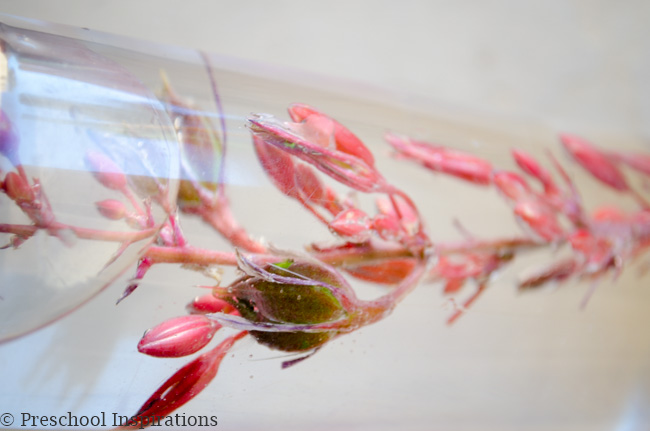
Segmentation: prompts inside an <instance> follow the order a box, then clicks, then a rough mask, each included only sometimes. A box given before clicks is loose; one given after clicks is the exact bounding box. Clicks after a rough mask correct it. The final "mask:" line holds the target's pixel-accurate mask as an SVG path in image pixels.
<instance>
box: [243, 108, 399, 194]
mask: <svg viewBox="0 0 650 431" xmlns="http://www.w3.org/2000/svg"><path fill="white" fill-rule="evenodd" d="M248 121H249V123H250V125H249V128H250V130H251V133H252V134H253V136H254V137H255V138H258V139H259V140H260V142H263V143H265V144H267V145H272V146H274V147H276V148H278V149H280V150H282V151H284V152H286V153H288V154H291V155H293V156H295V157H297V158H299V159H301V160H303V161H305V162H307V163H309V164H311V165H312V166H314V167H315V168H316V169H318V170H320V171H321V172H323V173H324V174H326V175H328V176H330V177H331V178H334V179H335V180H336V181H339V182H340V183H342V184H345V185H346V186H348V187H351V188H353V189H355V190H359V191H361V192H364V193H376V192H377V193H380V192H389V191H393V188H392V187H390V186H389V185H388V184H387V183H386V181H385V179H384V178H383V177H382V176H381V174H380V173H379V172H378V171H377V170H376V169H375V168H374V167H373V166H371V165H368V163H366V161H365V160H363V159H361V158H359V157H357V156H355V155H351V154H349V153H346V152H343V151H339V150H338V149H336V148H334V149H332V148H329V147H324V146H323V145H322V142H321V138H320V137H315V136H314V133H315V132H317V131H314V130H312V129H310V128H309V125H303V124H299V125H296V124H295V123H284V122H281V121H278V120H277V119H275V118H274V117H272V116H269V115H257V116H254V117H252V118H249V120H248ZM316 134H318V133H316Z"/></svg>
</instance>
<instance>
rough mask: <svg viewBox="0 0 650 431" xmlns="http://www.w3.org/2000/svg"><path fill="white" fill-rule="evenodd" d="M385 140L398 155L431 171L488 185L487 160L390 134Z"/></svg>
mask: <svg viewBox="0 0 650 431" xmlns="http://www.w3.org/2000/svg"><path fill="white" fill-rule="evenodd" d="M385 138H386V140H387V141H388V143H389V144H390V145H391V146H392V147H393V148H394V149H395V150H396V151H398V152H399V153H400V155H402V156H404V157H407V158H409V159H412V160H414V161H416V162H419V163H420V164H422V165H423V166H424V167H426V168H428V169H430V170H432V171H436V172H442V173H445V174H448V175H452V176H454V177H456V178H460V179H463V180H465V181H470V182H472V183H475V184H483V185H487V184H490V181H491V179H492V165H491V164H490V162H488V161H487V160H483V159H481V158H480V157H476V156H473V155H471V154H467V153H463V152H461V151H455V150H451V149H449V148H445V147H443V146H440V145H433V144H430V143H427V142H422V141H416V140H414V139H410V138H405V137H401V136H398V135H394V134H391V133H389V134H387V135H386V137H385Z"/></svg>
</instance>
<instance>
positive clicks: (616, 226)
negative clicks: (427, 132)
mask: <svg viewBox="0 0 650 431" xmlns="http://www.w3.org/2000/svg"><path fill="white" fill-rule="evenodd" d="M164 84H165V85H164V91H163V93H162V95H161V100H162V101H163V102H164V103H165V104H166V106H167V108H168V112H169V115H170V117H171V118H173V119H174V124H175V125H176V127H177V129H176V132H177V137H178V140H179V142H180V143H181V145H182V162H181V163H182V172H183V179H182V181H181V185H180V189H179V192H178V196H177V202H178V205H177V207H174V206H172V205H170V204H169V202H167V201H166V199H165V196H166V194H165V193H166V185H165V184H163V183H160V182H157V181H156V180H155V179H152V178H143V177H137V178H134V177H130V176H129V175H126V174H125V173H124V170H123V169H122V168H121V166H120V165H119V164H118V163H116V162H115V161H114V160H112V159H111V157H110V156H109V155H107V154H105V153H103V152H101V151H94V150H92V151H88V153H87V154H86V158H85V163H86V165H87V167H88V170H89V171H90V172H92V174H93V175H94V178H95V179H96V181H97V182H98V183H99V184H101V185H102V186H103V187H105V188H106V189H109V190H112V191H114V192H116V193H117V194H118V198H110V199H104V200H101V201H99V202H97V203H96V207H97V210H98V213H99V214H100V215H101V216H102V217H105V218H106V219H108V220H112V221H122V222H124V223H126V225H127V226H129V227H130V228H131V229H132V231H130V232H126V233H118V232H108V231H93V230H90V229H83V228H78V227H74V226H70V225H64V224H62V223H59V222H58V221H57V220H56V218H55V215H54V214H53V211H52V210H51V207H50V206H49V203H48V200H47V196H46V194H45V193H44V191H43V189H42V187H41V185H40V184H39V182H38V179H31V180H30V179H29V178H28V177H27V175H26V173H25V170H24V169H23V168H22V165H21V163H20V160H19V158H18V151H17V148H18V138H17V135H16V133H15V131H14V130H13V125H12V122H11V120H10V119H9V118H8V116H7V115H6V114H5V113H4V112H2V111H0V154H2V156H4V157H5V158H6V159H7V160H8V161H9V162H10V163H11V165H12V166H13V167H14V168H15V169H14V170H12V171H10V172H6V173H4V172H0V179H1V182H0V190H1V191H2V192H3V193H4V194H5V195H6V197H7V198H8V199H10V200H11V201H12V202H13V203H15V205H16V206H17V207H18V208H20V209H21V210H22V212H23V213H24V214H25V215H26V216H27V217H28V218H29V220H30V221H31V224H29V225H11V224H0V232H2V233H9V234H11V239H10V243H9V244H8V245H7V246H6V247H10V246H11V247H18V246H20V245H21V244H22V243H23V242H24V241H26V240H28V239H29V238H30V237H31V236H32V235H33V234H34V233H35V232H36V231H38V230H44V231H46V232H48V233H49V234H50V235H53V236H57V237H59V238H60V239H61V240H65V239H66V238H65V237H63V236H62V235H60V232H61V231H63V230H65V231H72V232H73V233H74V234H75V236H76V237H77V238H80V239H86V240H105V241H118V242H119V243H121V244H122V249H123V248H125V247H126V246H127V245H128V244H130V243H132V242H134V241H137V240H138V239H141V238H143V237H145V236H146V235H152V234H155V242H154V243H153V244H152V245H151V246H150V247H148V248H147V249H146V250H145V251H144V253H143V254H142V256H141V257H140V259H139V261H138V265H137V268H136V272H135V276H134V278H133V280H132V281H131V283H129V285H128V286H127V288H126V290H125V291H124V294H123V296H122V297H121V298H120V299H119V300H118V302H119V301H121V300H123V299H125V298H126V297H128V296H129V295H130V294H131V293H132V292H133V291H134V290H135V289H136V288H137V286H138V283H139V281H140V280H142V278H143V277H144V276H145V274H146V273H147V271H148V270H149V269H150V268H151V267H152V266H153V265H156V264H162V263H175V264H182V265H184V267H185V268H189V269H192V270H199V271H201V272H203V273H205V274H207V275H209V276H210V277H212V278H213V279H215V280H216V282H215V285H214V286H209V287H210V289H211V290H210V293H208V294H206V295H202V296H200V297H197V298H195V299H194V300H193V301H192V302H191V303H190V304H189V305H188V306H187V312H188V314H187V315H184V316H181V317H176V318H173V319H171V320H168V321H165V322H163V323H161V324H159V325H157V326H155V327H154V328H152V329H151V330H149V331H147V332H146V333H145V335H144V336H143V337H142V339H141V341H140V343H139V344H138V346H137V348H138V350H139V351H140V352H142V353H144V354H147V355H150V356H154V357H162V358H169V357H181V356H188V355H192V354H194V353H197V352H199V351H201V350H202V349H204V348H207V346H208V345H209V344H210V343H211V342H212V340H213V339H215V338H217V335H218V334H219V333H220V331H221V330H222V328H224V327H227V328H231V329H234V330H236V332H235V334H234V335H228V334H226V335H225V338H224V339H223V340H222V341H221V342H220V343H219V344H218V345H217V346H216V347H213V348H212V349H210V350H208V351H207V353H203V354H201V355H200V356H198V357H196V358H194V359H193V360H192V361H191V362H189V363H188V364H187V365H186V366H184V367H183V368H181V369H180V370H179V371H178V372H176V373H175V374H174V375H173V376H172V377H170V378H169V379H168V380H167V381H166V382H165V383H164V384H163V385H162V386H161V387H160V388H159V389H158V390H157V391H156V392H155V393H154V394H153V395H152V396H151V397H150V398H149V400H147V401H146V402H145V403H144V404H143V406H142V407H141V408H140V409H139V411H138V412H137V413H136V415H135V416H147V415H166V414H169V413H170V412H172V411H173V410H175V409H177V408H179V407H180V406H181V405H183V404H184V403H186V402H188V401H189V400H191V399H192V398H193V397H195V396H196V395H197V394H198V393H200V392H201V391H202V390H203V389H204V388H205V387H206V386H207V385H208V384H209V383H210V381H211V380H212V379H213V378H214V377H215V376H216V374H217V371H218V368H219V366H220V364H221V361H222V360H223V358H224V357H225V355H226V353H227V352H228V351H229V349H230V348H231V347H232V346H233V345H234V344H235V342H237V341H238V340H239V339H241V338H243V337H245V336H247V335H250V336H251V337H252V338H253V339H255V340H256V341H257V342H259V343H260V344H262V345H265V346H267V347H269V348H271V349H276V350H280V351H285V352H300V353H302V354H303V355H304V356H302V357H301V358H299V359H297V360H292V361H287V362H284V363H283V366H284V367H287V366H291V365H294V364H295V363H297V362H299V361H300V360H303V359H305V358H307V357H309V356H311V355H312V354H314V353H315V352H316V351H317V350H318V349H320V348H322V347H323V346H325V345H326V344H327V343H328V342H330V341H331V340H332V339H334V338H336V337H339V336H342V335H344V334H347V333H350V332H352V331H355V330H357V329H358V328H361V327H363V326H366V325H369V324H372V323H374V322H377V321H379V320H381V319H383V318H385V317H386V316H388V315H389V314H390V312H391V311H392V310H393V309H394V308H395V307H396V306H397V304H398V303H399V302H400V301H401V300H402V299H403V298H404V297H405V296H406V295H408V294H409V293H410V292H411V291H412V290H413V289H414V288H415V287H416V286H417V285H418V284H419V283H421V282H429V283H433V282H442V284H443V286H444V287H443V293H444V294H446V295H457V294H459V293H460V292H461V290H462V289H463V287H464V286H465V284H466V282H467V281H468V280H471V281H473V283H472V284H473V285H474V286H475V288H474V292H473V293H472V294H471V295H470V296H469V297H468V298H467V299H466V300H465V301H464V302H463V305H462V307H459V308H458V309H457V310H455V311H454V312H453V314H452V315H451V316H450V317H449V320H448V322H449V323H452V322H454V321H456V320H457V319H458V318H459V317H460V316H462V315H463V313H464V312H465V311H466V310H467V308H468V307H469V306H470V305H471V304H472V303H473V302H474V301H475V300H476V299H477V298H478V297H479V295H480V294H481V293H482V292H483V291H484V290H485V289H486V288H487V286H488V284H489V281H490V279H491V277H492V275H493V274H494V272H495V271H497V270H499V269H501V268H503V267H505V266H506V265H508V264H510V263H511V262H512V261H513V260H514V259H515V258H516V257H517V256H518V255H520V254H521V253H524V252H525V251H527V250H530V249H539V248H544V247H558V246H560V245H563V244H566V245H567V246H568V247H569V248H570V250H571V251H572V253H571V256H570V257H568V258H564V259H562V260H559V261H556V262H552V263H550V265H548V266H547V267H545V268H543V269H541V270H540V271H538V272H537V273H535V274H534V275H532V276H529V277H527V278H525V279H523V280H521V282H520V284H519V288H520V289H531V288H534V287H537V286H540V285H543V284H545V283H547V282H550V281H564V280H567V279H569V278H571V277H589V278H598V277H600V276H602V275H603V274H605V273H607V272H609V271H620V270H621V268H622V267H623V264H624V263H625V262H627V261H628V260H630V259H632V258H634V257H636V256H638V255H639V254H640V253H642V252H643V251H645V250H646V249H647V248H648V246H649V245H650V206H649V205H648V203H647V202H646V201H645V199H644V198H643V196H642V194H641V193H640V192H639V191H637V190H635V189H634V188H633V187H632V186H630V183H629V182H628V180H627V177H626V175H625V173H624V170H625V169H628V168H629V169H631V170H634V171H637V172H638V173H640V174H641V175H644V176H649V175H650V157H648V156H646V155H638V154H628V153H622V152H605V151H603V150H600V149H598V148H597V147H596V146H594V145H592V144H590V143H589V142H587V141H586V140H584V139H582V138H579V137H575V136H570V135H561V136H560V142H561V143H562V145H563V146H564V148H565V149H566V150H567V152H568V153H569V155H570V156H571V158H572V159H573V160H575V161H576V162H577V163H578V164H579V165H580V166H581V167H583V168H584V169H585V170H586V171H587V172H588V173H589V174H591V176H593V177H594V178H595V179H596V180H597V181H599V182H600V183H602V184H603V185H605V186H606V187H610V188H612V189H614V190H616V191H618V192H621V193H627V194H629V195H630V196H631V197H632V198H633V199H635V200H636V202H638V204H639V207H640V208H639V209H638V210H637V211H634V212H631V213H626V212H623V211H622V210H620V209H617V208H615V207H602V208H599V209H598V210H596V211H595V212H592V213H588V212H587V211H586V210H585V208H584V207H583V205H582V203H581V198H580V195H579V193H578V190H577V188H576V186H575V185H574V184H573V182H572V181H571V179H570V176H569V175H568V173H567V172H566V171H565V170H564V168H563V167H562V166H561V164H560V163H559V162H558V161H557V160H556V159H555V158H554V157H553V156H552V155H550V153H549V163H550V165H551V166H553V169H554V170H555V171H556V172H557V175H558V176H559V177H560V178H561V179H562V183H561V184H560V183H558V182H557V181H556V180H555V179H554V176H553V175H552V174H551V171H549V170H548V169H547V168H546V167H544V166H543V164H542V163H540V161H539V160H537V159H535V158H534V157H532V156H531V155H530V154H527V153H525V152H523V151H521V150H513V151H512V157H513V159H514V161H515V163H516V165H517V166H518V167H519V170H520V172H514V171H507V170H502V169H498V168H496V167H494V166H493V165H492V163H490V162H489V161H487V160H484V159H482V158H480V157H477V156H475V155H472V154H468V153H465V152H462V151H458V150H455V149H452V148H447V147H444V146H442V145H438V144H432V143H427V142H423V141H420V140H415V139H412V138H409V137H406V136H402V135H398V134H392V133H391V134H387V135H386V137H385V139H386V141H387V142H388V144H389V145H390V146H391V147H392V148H393V149H394V151H395V157H396V158H398V159H401V160H408V161H411V162H414V163H416V164H419V165H421V166H422V167H424V168H425V169H428V170H430V171H433V172H436V173H439V174H443V175H448V176H451V177H454V178H456V179H458V180H460V181H465V182H469V183H471V184H474V185H476V186H480V187H494V188H495V189H496V190H498V192H499V193H500V195H501V196H502V197H503V200H504V201H505V202H506V203H507V204H508V205H509V206H510V207H511V209H512V214H513V218H514V219H515V220H517V222H518V223H519V224H520V225H521V226H522V228H523V229H522V230H523V232H522V234H521V235H520V236H518V237H514V238H487V239H478V238H474V237H471V238H468V239H466V240H464V241H461V242H459V243H444V242H436V241H434V240H432V239H431V238H430V237H429V235H428V234H427V232H426V229H425V223H424V220H422V217H421V215H420V212H419V211H418V208H417V206H416V204H415V202H414V201H413V199H412V198H411V197H410V196H409V195H408V194H407V193H406V192H405V191H403V190H400V189H399V188H397V187H396V186H394V185H393V184H391V182H390V181H388V180H387V179H386V177H385V176H384V175H383V174H382V173H381V172H380V171H379V170H378V168H377V166H376V164H375V160H374V156H373V154H372V152H371V151H370V150H369V149H368V147H366V145H365V144H364V143H363V142H362V141H361V140H360V139H359V138H358V137H357V136H355V135H354V134H353V133H352V132H351V131H350V130H348V129H347V128H346V127H345V126H343V125H342V124H340V123H339V122H337V121H336V120H334V119H332V118H331V117H329V116H328V115H326V114H324V113H322V112H320V111H318V110H316V109H314V108H312V107H310V106H307V105H304V104H294V105H291V106H290V107H289V117H290V119H291V121H282V120H279V119H277V118H275V117H273V116H270V115H267V114H258V115H253V116H251V118H249V120H248V128H249V130H250V133H251V136H252V144H253V146H254V149H255V151H256V154H257V157H258V159H259V162H260V165H261V167H262V168H263V169H264V171H265V172H266V174H267V175H268V177H269V179H270V181H271V182H272V183H273V184H274V185H275V187H277V189H278V190H279V191H280V192H281V193H282V194H284V195H285V196H287V197H288V198H290V199H293V200H295V201H297V202H298V203H299V204H300V206H301V207H303V208H304V209H305V210H306V211H308V212H309V213H310V214H312V215H313V216H314V217H315V218H316V220H318V221H319V222H320V223H323V224H324V225H325V226H327V228H328V229H329V230H330V231H331V232H332V234H333V235H334V236H335V238H336V239H337V242H336V243H335V244H334V245H327V246H324V245H318V244H307V245H306V250H305V251H303V252H302V253H301V254H300V253H293V254H292V253H286V252H278V251H275V250H273V249H270V248H269V247H267V246H266V245H264V244H262V243H261V242H260V241H258V240H257V239H255V238H253V237H252V236H250V235H249V234H248V233H247V232H246V230H245V229H244V228H243V227H242V226H240V225H239V224H238V223H237V221H236V219H235V217H234V215H233V214H232V212H231V210H230V206H229V200H228V198H227V196H226V190H225V185H224V183H223V181H222V173H223V163H224V161H225V159H226V157H225V149H226V134H225V128H223V127H222V130H221V133H218V132H217V130H216V128H214V127H213V126H212V125H211V122H210V121H209V120H208V119H207V118H206V117H204V116H203V115H202V114H201V111H200V110H198V109H195V108H193V107H192V106H191V105H190V104H189V103H187V102H185V101H184V100H182V98H181V97H179V96H178V95H176V94H175V92H174V91H173V89H172V88H171V85H170V84H169V82H168V81H167V80H166V78H165V79H164ZM215 97H216V96H215ZM323 175H324V177H323ZM328 182H330V183H331V182H334V183H336V184H338V186H337V187H333V186H332V185H331V184H328ZM341 186H342V187H344V188H347V189H349V190H350V192H354V193H363V194H368V195H373V197H374V202H375V210H374V212H373V211H368V210H365V209H363V208H361V207H360V206H359V205H358V204H357V203H356V202H355V200H354V199H351V198H350V196H348V195H342V194H341V193H340V192H337V191H336V190H339V189H341ZM143 187H145V188H147V189H149V190H152V192H151V193H149V198H146V199H142V198H140V197H139V195H138V194H137V193H134V190H138V189H142V188H143ZM152 201H155V202H156V203H157V204H159V205H160V206H162V207H163V208H165V209H166V212H167V219H166V220H164V222H163V223H161V224H160V225H161V226H162V227H160V229H156V230H155V232H154V231H153V229H154V226H156V225H157V223H156V221H155V220H154V217H153V215H152V211H151V203H152ZM185 215H195V216H198V217H200V218H202V219H203V220H204V221H205V222H206V223H208V224H209V225H210V226H212V227H213V228H214V229H215V230H216V231H217V232H218V233H219V234H221V235H222V236H223V237H224V238H226V239H227V240H228V241H229V242H230V244H231V245H232V249H230V250H227V251H217V250H205V249H199V248H196V247H193V246H191V245H190V244H188V242H187V241H186V239H185V237H184V235H183V232H182V229H181V224H180V221H181V218H180V217H181V216H185ZM159 223H160V221H159ZM118 254H119V253H118ZM220 266H236V267H237V268H238V270H239V272H240V275H239V277H238V278H236V279H235V280H232V281H231V282H230V283H228V284H227V285H225V286H222V285H221V280H220V278H221V277H220V275H219V273H218V271H215V267H220ZM343 274H347V275H349V276H350V277H352V278H356V279H360V280H364V281H367V282H372V283H376V284H379V285H383V286H390V287H387V289H386V291H385V292H386V293H385V294H383V295H382V296H380V297H379V298H377V299H374V300H370V301H366V300H360V299H359V298H357V296H356V295H355V291H354V289H353V287H352V286H351V285H350V284H349V282H348V281H347V280H346V278H345V277H344V276H343Z"/></svg>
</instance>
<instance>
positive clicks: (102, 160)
mask: <svg viewBox="0 0 650 431" xmlns="http://www.w3.org/2000/svg"><path fill="white" fill-rule="evenodd" d="M86 163H87V165H88V168H89V169H90V171H91V172H92V174H93V175H94V176H95V178H96V179H97V181H99V182H100V183H101V184H102V185H103V186H104V187H106V188H109V189H111V190H124V189H125V188H126V175H124V173H123V172H122V169H120V167H119V166H117V164H116V163H115V162H114V161H112V160H111V159H109V158H108V157H107V156H106V155H105V154H103V153H100V152H98V151H88V152H87V153H86Z"/></svg>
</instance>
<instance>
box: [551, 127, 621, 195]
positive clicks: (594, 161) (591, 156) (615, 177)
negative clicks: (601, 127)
mask: <svg viewBox="0 0 650 431" xmlns="http://www.w3.org/2000/svg"><path fill="white" fill-rule="evenodd" d="M560 140H561V141H562V144H563V145H564V148H566V150H567V151H568V152H569V154H571V157H573V159H574V160H575V161H576V162H578V163H579V164H580V166H582V167H583V168H585V169H586V170H587V171H589V173H590V174H591V175H593V176H594V177H595V178H596V179H598V180H600V181H601V182H602V183H604V184H606V185H608V186H610V187H612V188H613V189H616V190H620V191H627V190H629V187H628V184H627V181H626V180H625V177H624V176H623V174H622V173H621V171H619V169H618V168H617V167H616V165H614V164H613V163H612V162H611V161H610V159H609V158H607V157H606V156H605V155H604V154H603V153H602V152H600V151H599V150H598V149H597V148H596V147H594V146H593V145H592V144H590V143H589V142H587V141H586V140H585V139H582V138H580V137H578V136H573V135H566V134H565V135H560Z"/></svg>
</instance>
